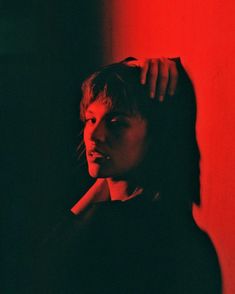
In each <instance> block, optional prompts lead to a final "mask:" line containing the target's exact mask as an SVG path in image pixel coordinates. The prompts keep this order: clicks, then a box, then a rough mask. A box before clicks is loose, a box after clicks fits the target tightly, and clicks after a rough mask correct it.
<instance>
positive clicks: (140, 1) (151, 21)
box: [103, 0, 235, 294]
mask: <svg viewBox="0 0 235 294" xmlns="http://www.w3.org/2000/svg"><path fill="white" fill-rule="evenodd" d="M233 3H234V2H233V1H232V0H227V1H226V0H224V1H222V0H206V1H205V0H204V1H203V0H191V1H190V0H177V1H173V0H164V1H163V0H162V1H160V0H152V1H151V0H128V1H118V0H112V1H108V0H107V1H106V3H105V5H104V10H103V20H104V21H103V30H104V36H105V38H104V39H105V42H104V61H103V62H104V63H110V62H113V61H117V60H121V59H122V58H124V57H127V56H135V57H159V56H162V55H163V56H167V57H175V56H180V57H181V60H182V63H183V65H184V66H185V68H186V69H187V71H188V73H189V74H190V76H191V78H192V80H193V83H194V86H195V90H196V96H197V104H198V117H197V136H198V142H199V147H200V151H201V158H202V159H201V200H202V205H201V207H200V208H199V209H198V208H194V215H195V218H196V220H197V222H198V223H199V224H200V226H201V227H203V228H204V229H205V230H206V231H207V232H208V233H209V235H210V236H211V238H212V240H213V242H214V244H215V247H216V249H217V252H218V255H219V259H220V263H221V267H222V273H223V280H224V293H225V294H232V293H235V213H234V212H235V179H234V175H235V152H233V150H234V149H235V128H234V127H235V96H234V92H235V91H234V78H235V76H234V69H235V64H234V63H235V62H234V58H233V55H234V52H235V50H234V44H235V41H234V36H235V30H234V28H235V24H234V18H235V14H234V12H235V11H234V10H235V9H234V8H235V4H233Z"/></svg>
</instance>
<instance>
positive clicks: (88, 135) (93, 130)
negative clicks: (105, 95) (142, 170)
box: [84, 100, 148, 178]
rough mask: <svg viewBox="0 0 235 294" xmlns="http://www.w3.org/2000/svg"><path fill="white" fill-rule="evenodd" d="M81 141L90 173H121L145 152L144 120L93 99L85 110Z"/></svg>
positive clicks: (134, 165)
mask: <svg viewBox="0 0 235 294" xmlns="http://www.w3.org/2000/svg"><path fill="white" fill-rule="evenodd" d="M84 142H85V147H86V158H87V163H88V170H89V174H90V175H91V176H92V177H94V178H106V177H113V178H115V177H122V176H125V175H127V174H129V173H130V172H133V171H134V170H135V169H136V168H137V167H138V166H139V164H140V163H141V162H142V160H143V158H144V156H145V154H146V151H147V147H148V140H147V122H146V120H145V119H143V118H142V117H141V116H140V115H129V114H127V113H125V112H123V111H118V110H115V111H114V110H111V108H110V106H109V105H108V103H105V102H103V101H99V100H97V101H95V102H93V103H91V104H90V105H89V106H88V108H87V110H86V113H85V127H84Z"/></svg>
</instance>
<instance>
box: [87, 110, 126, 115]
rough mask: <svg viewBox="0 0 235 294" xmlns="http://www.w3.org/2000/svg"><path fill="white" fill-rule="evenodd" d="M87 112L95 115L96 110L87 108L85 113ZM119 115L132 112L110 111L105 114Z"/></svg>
mask: <svg viewBox="0 0 235 294" xmlns="http://www.w3.org/2000/svg"><path fill="white" fill-rule="evenodd" d="M86 114H93V115H94V112H93V111H92V110H86V112H85V115H86ZM118 115H121V116H128V117H129V116H130V114H129V113H128V112H125V111H117V110H116V111H110V112H107V113H106V115H105V116H118Z"/></svg>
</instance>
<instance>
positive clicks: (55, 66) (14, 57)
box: [0, 0, 102, 294]
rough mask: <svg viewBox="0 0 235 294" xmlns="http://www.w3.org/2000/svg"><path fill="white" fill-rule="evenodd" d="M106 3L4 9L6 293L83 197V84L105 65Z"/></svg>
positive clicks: (0, 8)
mask: <svg viewBox="0 0 235 294" xmlns="http://www.w3.org/2000/svg"><path fill="white" fill-rule="evenodd" d="M101 11H102V1H96V0H93V1H78V0H69V1H68V0H67V1H65V0H64V1H62V0H60V1H51V0H47V1H46V0H44V1H43V0H39V1H29V0H26V1H23V2H20V1H11V0H7V1H6V0H5V1H1V4H0V13H1V18H0V19H1V21H0V22H1V25H0V32H1V33H0V38H1V46H0V59H1V67H0V68H1V71H0V72H1V79H0V120H1V123H0V124H1V127H3V129H2V130H1V139H0V144H1V163H0V166H1V174H0V178H1V188H0V189H1V190H0V193H1V224H2V229H1V240H2V241H1V267H2V270H1V271H2V273H3V274H2V277H3V280H4V281H3V284H2V285H3V292H2V293H7V294H8V293H19V291H16V289H17V285H20V284H22V282H23V284H24V283H26V284H27V273H28V272H30V265H31V259H32V256H33V255H34V254H35V253H36V252H34V251H35V250H36V249H35V244H37V243H38V242H40V239H41V238H42V236H43V235H44V234H45V232H46V231H47V230H48V228H49V227H50V226H53V223H54V222H56V220H57V219H58V218H59V216H60V214H61V211H64V210H66V209H67V210H68V209H69V208H70V207H71V206H72V205H73V203H74V202H76V200H77V199H78V198H79V197H80V196H81V193H82V192H83V191H84V189H85V186H86V185H87V181H86V179H85V176H84V175H83V173H82V172H81V168H80V163H79V160H78V155H77V151H76V148H77V145H78V144H79V142H80V140H81V136H80V135H79V134H80V130H81V123H80V121H79V99H80V84H81V81H82V79H84V77H86V75H87V74H88V73H89V72H91V71H93V70H94V69H95V68H96V67H97V66H99V65H100V64H101V62H102V42H101V41H102V25H101V19H102V18H101Z"/></svg>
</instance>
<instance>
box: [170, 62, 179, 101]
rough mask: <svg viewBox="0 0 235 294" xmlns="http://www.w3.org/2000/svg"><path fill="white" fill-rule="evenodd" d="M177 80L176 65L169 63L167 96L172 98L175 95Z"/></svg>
mask: <svg viewBox="0 0 235 294" xmlns="http://www.w3.org/2000/svg"><path fill="white" fill-rule="evenodd" d="M178 78H179V74H178V70H177V67H176V63H175V62H174V61H170V65H169V82H168V94H169V95H170V96H173V95H174V94H175V91H176V87H177V83H178Z"/></svg>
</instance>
